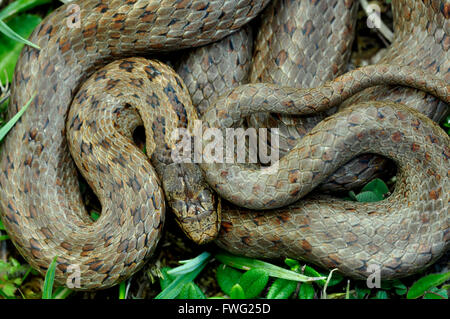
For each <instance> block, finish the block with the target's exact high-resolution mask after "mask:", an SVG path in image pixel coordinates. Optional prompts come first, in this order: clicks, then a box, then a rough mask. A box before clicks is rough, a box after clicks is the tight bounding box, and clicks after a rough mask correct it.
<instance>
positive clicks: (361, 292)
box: [355, 286, 370, 299]
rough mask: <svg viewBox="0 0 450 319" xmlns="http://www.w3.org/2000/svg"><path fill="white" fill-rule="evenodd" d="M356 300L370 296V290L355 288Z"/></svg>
mask: <svg viewBox="0 0 450 319" xmlns="http://www.w3.org/2000/svg"><path fill="white" fill-rule="evenodd" d="M355 292H356V299H364V297H365V296H367V295H368V294H370V289H369V288H365V287H358V286H356V287H355Z"/></svg>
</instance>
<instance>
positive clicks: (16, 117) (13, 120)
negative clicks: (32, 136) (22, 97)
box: [0, 94, 36, 141]
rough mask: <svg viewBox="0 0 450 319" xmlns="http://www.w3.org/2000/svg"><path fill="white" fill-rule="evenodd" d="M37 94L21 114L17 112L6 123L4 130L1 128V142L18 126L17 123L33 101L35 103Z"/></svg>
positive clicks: (22, 109)
mask: <svg viewBox="0 0 450 319" xmlns="http://www.w3.org/2000/svg"><path fill="white" fill-rule="evenodd" d="M35 96H36V94H34V95H33V96H32V97H31V99H30V100H29V101H28V102H27V104H26V105H25V106H24V107H22V108H21V109H20V111H19V112H17V113H16V114H15V115H14V116H13V117H12V118H11V119H10V120H9V121H8V123H6V124H5V125H4V126H3V127H2V128H0V141H2V140H3V138H4V137H5V136H6V134H8V132H9V130H10V129H11V128H12V127H13V126H14V124H16V122H17V121H18V120H19V118H20V117H21V116H22V114H23V113H24V112H25V111H26V109H27V108H28V106H30V104H31V101H33V99H34V97H35Z"/></svg>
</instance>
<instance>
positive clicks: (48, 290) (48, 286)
mask: <svg viewBox="0 0 450 319" xmlns="http://www.w3.org/2000/svg"><path fill="white" fill-rule="evenodd" d="M57 259H58V256H55V258H53V261H52V263H51V264H50V266H49V267H48V269H47V273H46V274H45V279H44V287H43V289H42V299H52V292H53V283H54V282H55V271H56V260H57Z"/></svg>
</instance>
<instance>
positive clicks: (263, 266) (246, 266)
mask: <svg viewBox="0 0 450 319" xmlns="http://www.w3.org/2000/svg"><path fill="white" fill-rule="evenodd" d="M215 257H216V259H217V260H219V261H220V262H222V263H224V264H225V265H228V266H231V267H234V268H238V269H242V270H250V269H260V270H264V271H265V272H266V273H267V274H268V275H269V276H271V277H276V278H283V279H288V280H294V281H301V282H306V281H316V280H321V279H324V277H320V278H312V277H308V276H304V275H301V274H299V273H296V272H294V271H291V270H287V269H284V268H281V267H279V266H275V265H273V264H270V263H267V262H264V261H261V260H257V259H252V258H247V257H238V256H235V255H231V254H228V253H219V254H216V256H215Z"/></svg>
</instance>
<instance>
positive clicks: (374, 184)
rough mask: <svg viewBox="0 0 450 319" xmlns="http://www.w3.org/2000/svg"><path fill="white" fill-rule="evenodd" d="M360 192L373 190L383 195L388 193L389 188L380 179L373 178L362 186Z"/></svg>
mask: <svg viewBox="0 0 450 319" xmlns="http://www.w3.org/2000/svg"><path fill="white" fill-rule="evenodd" d="M362 192H375V193H378V194H379V195H381V196H383V195H385V194H387V193H389V188H388V187H387V185H386V183H385V182H384V181H383V180H382V179H379V178H375V179H374V180H372V181H370V182H369V183H367V184H366V185H365V186H364V187H363V189H362V190H361V193H362Z"/></svg>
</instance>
